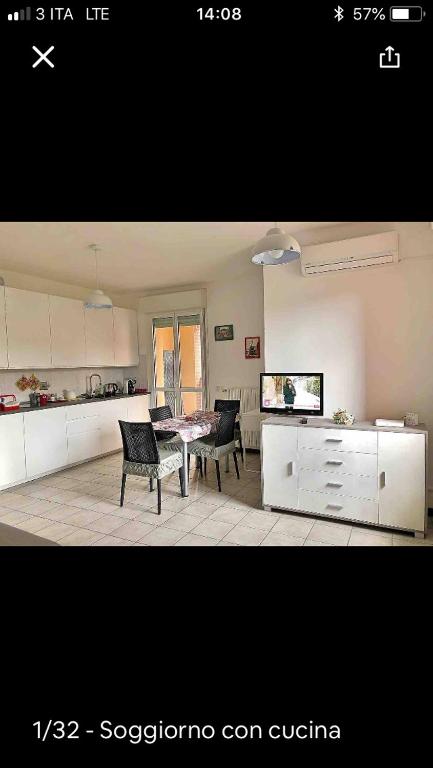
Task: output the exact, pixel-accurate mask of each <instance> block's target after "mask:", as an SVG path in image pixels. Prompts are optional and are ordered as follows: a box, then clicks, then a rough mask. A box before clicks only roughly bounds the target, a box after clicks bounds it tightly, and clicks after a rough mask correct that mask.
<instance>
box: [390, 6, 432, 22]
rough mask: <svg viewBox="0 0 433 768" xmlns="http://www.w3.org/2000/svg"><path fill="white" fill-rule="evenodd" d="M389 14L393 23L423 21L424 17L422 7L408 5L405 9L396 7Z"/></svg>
mask: <svg viewBox="0 0 433 768" xmlns="http://www.w3.org/2000/svg"><path fill="white" fill-rule="evenodd" d="M389 13H390V19H391V21H422V18H423V16H424V12H423V9H422V8H421V6H420V5H407V6H406V7H405V8H403V7H402V6H400V5H394V6H393V7H392V8H391V9H390V12H389Z"/></svg>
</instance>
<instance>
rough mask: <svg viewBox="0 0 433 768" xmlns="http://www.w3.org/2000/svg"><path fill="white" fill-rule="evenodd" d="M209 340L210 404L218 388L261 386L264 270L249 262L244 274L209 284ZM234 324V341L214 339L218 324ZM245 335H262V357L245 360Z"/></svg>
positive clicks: (207, 314)
mask: <svg viewBox="0 0 433 768" xmlns="http://www.w3.org/2000/svg"><path fill="white" fill-rule="evenodd" d="M206 318H207V343H208V390H209V403H210V404H212V403H213V401H214V399H215V397H216V396H217V394H218V391H217V387H224V386H227V387H258V386H259V383H260V382H259V374H260V372H261V371H264V369H265V368H264V360H263V271H262V268H261V267H258V266H256V265H253V264H251V265H249V266H248V267H247V269H246V271H245V273H244V274H243V275H241V276H240V277H236V278H235V279H231V278H230V275H229V274H228V275H225V276H224V278H223V279H221V280H219V281H216V282H213V283H208V286H207V311H206ZM226 324H232V325H233V329H234V340H233V341H215V335H214V328H215V326H216V325H226ZM245 336H260V340H261V355H262V356H261V359H260V360H246V359H245V353H244V349H245Z"/></svg>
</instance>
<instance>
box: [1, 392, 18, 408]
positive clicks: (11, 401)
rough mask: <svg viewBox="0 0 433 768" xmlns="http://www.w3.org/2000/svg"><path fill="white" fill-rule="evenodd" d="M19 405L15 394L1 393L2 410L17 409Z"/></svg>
mask: <svg viewBox="0 0 433 768" xmlns="http://www.w3.org/2000/svg"><path fill="white" fill-rule="evenodd" d="M19 407H20V404H19V402H18V401H17V399H16V397H15V395H0V411H16V410H18V409H19Z"/></svg>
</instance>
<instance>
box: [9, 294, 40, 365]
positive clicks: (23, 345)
mask: <svg viewBox="0 0 433 768" xmlns="http://www.w3.org/2000/svg"><path fill="white" fill-rule="evenodd" d="M5 296H6V327H7V337H8V356H9V368H50V367H51V334H50V316H49V297H48V295H47V294H46V293H36V292H34V291H23V290H21V289H20V288H9V287H6V289H5Z"/></svg>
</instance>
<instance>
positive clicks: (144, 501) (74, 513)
mask: <svg viewBox="0 0 433 768" xmlns="http://www.w3.org/2000/svg"><path fill="white" fill-rule="evenodd" d="M121 462H122V455H121V454H120V453H118V454H116V455H114V456H109V457H105V458H102V459H97V460H95V461H92V462H89V463H87V464H82V465H80V466H77V467H73V468H71V469H68V470H65V471H63V472H58V473H57V474H55V475H49V476H48V477H44V478H42V479H40V480H34V481H33V482H31V483H25V484H24V485H20V486H16V487H14V488H13V489H11V490H7V491H3V492H1V493H0V521H1V522H2V523H6V524H7V525H12V526H15V527H17V528H21V529H22V530H25V531H29V532H32V533H34V534H36V535H39V536H42V537H43V538H45V539H50V540H52V541H57V542H58V543H59V544H61V545H64V546H68V545H69V546H71V545H79V546H98V547H99V546H176V547H177V546H237V545H241V546H259V545H260V546H297V547H301V546H308V547H313V546H314V547H317V546H381V547H389V546H405V545H407V546H431V545H433V528H431V529H429V535H428V536H427V537H426V538H425V539H414V538H413V537H412V536H411V535H405V534H394V533H392V532H391V531H384V530H378V529H373V528H367V527H363V526H355V525H351V524H350V523H348V524H346V523H340V522H333V521H329V520H319V519H317V518H313V517H307V516H301V515H295V514H286V513H278V512H264V511H263V509H262V507H261V499H260V476H259V474H257V473H253V472H245V471H244V470H243V469H242V468H241V479H240V480H237V479H236V475H235V472H234V467H233V464H232V463H231V465H230V473H229V474H226V473H225V472H222V486H223V492H222V493H218V491H217V489H216V488H217V486H216V477H215V469H214V463H213V462H211V461H209V462H208V465H210V466H209V471H208V476H207V478H204V479H203V480H200V478H199V477H198V473H197V471H195V469H194V467H193V466H192V467H191V482H190V495H189V496H188V498H186V499H183V498H182V497H181V496H180V490H179V481H178V476H177V474H176V475H174V474H173V475H171V476H170V477H169V478H167V479H166V480H164V481H163V497H162V514H161V515H160V516H158V515H157V514H156V511H157V508H156V491H154V492H153V493H149V490H148V483H147V481H145V480H142V479H139V478H135V477H128V480H127V485H126V499H125V505H124V506H123V507H120V506H119V491H120V477H121ZM248 466H249V468H251V469H253V468H258V467H259V457H258V455H249V456H248Z"/></svg>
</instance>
